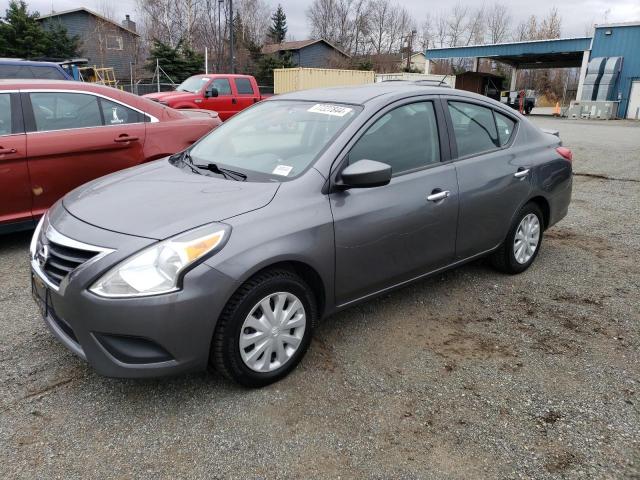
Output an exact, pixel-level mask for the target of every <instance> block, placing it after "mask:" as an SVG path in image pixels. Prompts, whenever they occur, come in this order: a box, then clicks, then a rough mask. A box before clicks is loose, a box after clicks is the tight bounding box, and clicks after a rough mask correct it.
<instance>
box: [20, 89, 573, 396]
mask: <svg viewBox="0 0 640 480" xmlns="http://www.w3.org/2000/svg"><path fill="white" fill-rule="evenodd" d="M555 133H556V134H554V133H553V132H544V131H542V130H540V129H538V128H537V127H535V126H534V125H532V124H531V123H530V122H529V121H528V120H527V119H525V118H524V117H523V116H521V115H519V114H518V113H517V112H514V111H513V110H512V109H510V108H508V107H506V106H504V105H502V104H500V103H498V102H494V101H493V100H490V99H487V98H486V97H482V96H479V95H475V94H471V93H467V92H463V91H458V90H452V89H449V88H443V87H432V86H424V85H418V84H413V83H382V84H377V85H367V86H359V87H351V88H334V89H323V90H310V91H302V92H297V93H291V94H287V95H281V96H278V97H274V98H273V99H270V100H267V101H264V102H260V103H258V104H256V105H255V106H253V107H252V108H249V109H247V110H245V111H244V112H242V113H240V114H238V115H237V116H235V117H233V118H232V119H231V120H229V121H228V122H225V123H224V124H223V125H222V126H221V127H219V128H218V129H216V130H215V131H213V132H212V133H211V134H209V135H207V136H205V137H204V138H203V139H201V140H200V141H199V142H198V143H196V144H195V145H193V146H192V147H191V148H189V149H188V150H187V151H184V152H182V153H180V154H177V155H174V156H172V157H170V158H166V159H163V160H158V161H154V162H151V163H148V164H145V165H142V166H138V167H134V168H130V169H128V170H124V171H121V172H118V173H114V174H112V175H108V176H106V177H102V178H100V179H98V180H95V181H93V182H91V183H88V184H86V185H84V186H82V187H80V188H78V189H76V190H74V191H73V192H71V193H69V194H68V195H67V196H66V197H64V198H63V199H62V200H61V201H59V202H58V203H57V204H56V205H54V206H53V207H52V208H51V209H50V210H49V212H48V213H47V214H46V215H45V216H44V217H43V218H42V220H41V221H40V223H39V225H38V227H37V230H36V231H35V233H34V236H33V241H32V245H31V267H32V270H33V275H32V280H33V281H32V287H33V294H34V297H35V299H36V301H37V304H38V305H39V307H40V309H41V311H42V315H43V317H44V320H45V322H46V324H47V325H48V327H49V328H50V329H51V331H52V332H53V334H54V335H55V336H56V337H57V338H58V339H59V340H60V341H61V342H62V343H63V344H64V345H66V346H67V347H68V348H69V349H71V350H72V351H73V352H75V353H76V354H77V355H79V356H80V357H82V358H84V359H86V360H87V361H88V362H89V363H90V364H91V365H92V366H93V367H94V368H95V369H96V370H97V371H98V372H99V373H101V374H104V375H109V376H117V377H146V376H155V375H165V374H173V373H178V372H185V371H191V370H198V369H204V368H206V367H207V366H208V365H210V366H212V367H213V368H215V369H217V370H218V371H220V372H221V373H222V374H224V375H225V376H227V377H229V378H231V379H233V380H235V381H237V382H239V383H241V384H242V385H246V386H252V387H257V386H263V385H266V384H268V383H271V382H274V381H276V380H278V379H280V378H282V377H283V376H285V375H286V374H287V373H289V372H290V371H291V370H292V369H293V368H294V367H295V366H296V364H298V362H299V361H300V359H301V358H302V356H303V355H304V353H305V351H306V350H307V347H308V346H309V343H310V341H311V335H312V333H313V329H314V327H315V326H316V324H317V322H318V321H319V320H320V319H321V318H323V317H326V316H327V315H330V314H332V313H334V312H336V311H338V310H340V309H343V308H345V307H348V306H350V305H353V304H355V303H357V302H360V301H363V300H366V299H368V298H371V297H373V296H375V295H377V294H380V293H382V292H387V291H389V290H390V289H392V288H395V287H398V286H401V285H404V284H406V283H408V282H411V281H413V280H416V279H419V278H423V277H425V276H427V275H430V274H433V273H436V272H441V271H443V270H445V269H447V268H451V267H455V266H457V265H460V264H462V263H465V262H468V261H469V260H472V259H476V258H479V257H483V256H490V257H491V260H492V263H493V264H494V265H495V267H497V268H498V269H499V270H501V271H503V272H506V273H519V272H522V271H524V270H526V269H527V268H528V267H529V266H530V265H531V263H532V262H533V261H534V260H535V258H536V255H537V254H538V252H539V250H540V246H541V242H542V236H543V232H544V230H545V229H546V228H548V227H549V226H551V225H553V224H554V223H556V222H558V221H559V220H560V219H562V218H563V217H564V216H565V215H566V213H567V209H568V205H569V201H570V197H571V183H572V168H571V151H569V150H568V149H566V148H563V147H561V142H560V140H559V138H558V136H557V132H555Z"/></svg>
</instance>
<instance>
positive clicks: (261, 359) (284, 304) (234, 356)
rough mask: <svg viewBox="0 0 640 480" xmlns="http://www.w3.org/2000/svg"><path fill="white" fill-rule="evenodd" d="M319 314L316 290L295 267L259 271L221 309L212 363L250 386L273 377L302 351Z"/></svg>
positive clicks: (284, 370)
mask: <svg viewBox="0 0 640 480" xmlns="http://www.w3.org/2000/svg"><path fill="white" fill-rule="evenodd" d="M316 316H317V308H316V301H315V297H314V295H313V292H311V290H310V288H309V287H308V286H307V284H306V283H305V282H304V281H303V280H302V279H301V278H300V277H298V276H297V275H296V274H295V273H293V272H290V271H289V270H284V269H283V270H272V271H267V272H263V273H260V274H258V275H256V276H254V277H253V278H251V279H250V280H248V281H247V282H246V283H245V284H244V285H242V286H241V287H240V288H239V289H238V291H237V292H236V293H235V294H234V295H233V297H232V298H231V299H230V300H229V302H228V303H227V305H226V306H225V308H224V310H223V312H222V314H221V315H220V318H219V319H218V325H217V327H216V331H215V333H214V337H213V342H212V345H211V357H210V364H211V365H212V366H213V367H214V368H215V369H216V370H217V371H219V372H220V373H222V374H223V375H224V376H225V377H227V378H229V379H230V380H233V381H235V382H237V383H239V384H241V385H244V386H246V387H262V386H265V385H268V384H270V383H273V382H275V381H277V380H279V379H281V378H283V377H284V376H286V375H287V374H288V373H289V372H290V371H291V370H293V369H294V368H295V366H296V365H297V364H298V363H299V362H300V360H301V359H302V357H303V356H304V354H305V352H306V350H307V348H308V347H309V344H310V342H311V335H312V333H313V325H314V324H315V322H316Z"/></svg>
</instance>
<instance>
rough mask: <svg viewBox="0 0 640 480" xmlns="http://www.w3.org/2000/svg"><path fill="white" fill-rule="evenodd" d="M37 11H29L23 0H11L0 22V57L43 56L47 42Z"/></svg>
mask: <svg viewBox="0 0 640 480" xmlns="http://www.w3.org/2000/svg"><path fill="white" fill-rule="evenodd" d="M39 16H40V15H39V14H38V13H37V12H34V13H29V12H28V10H27V4H26V3H25V2H24V1H20V2H18V1H15V0H12V1H11V2H10V3H9V8H7V10H6V13H5V16H4V18H3V19H2V21H1V22H0V57H16V58H33V57H43V56H45V55H46V54H47V53H48V52H47V50H48V47H49V42H48V39H47V34H46V32H45V31H44V30H43V28H42V26H41V25H40V22H38V20H37V19H38V17H39Z"/></svg>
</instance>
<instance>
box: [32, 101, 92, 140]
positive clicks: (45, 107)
mask: <svg viewBox="0 0 640 480" xmlns="http://www.w3.org/2000/svg"><path fill="white" fill-rule="evenodd" d="M29 97H30V98H31V105H32V106H33V116H34V118H35V122H36V130H37V131H50V130H64V129H69V128H85V127H97V126H102V116H101V115H100V107H99V106H98V99H97V98H96V97H94V96H93V95H85V94H81V93H55V92H42V93H30V94H29Z"/></svg>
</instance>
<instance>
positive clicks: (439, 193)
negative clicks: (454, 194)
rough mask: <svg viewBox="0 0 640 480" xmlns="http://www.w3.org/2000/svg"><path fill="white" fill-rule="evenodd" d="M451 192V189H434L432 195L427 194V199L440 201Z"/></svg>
mask: <svg viewBox="0 0 640 480" xmlns="http://www.w3.org/2000/svg"><path fill="white" fill-rule="evenodd" d="M450 193H451V192H450V191H449V190H438V189H436V190H434V191H433V192H431V195H428V196H427V200H429V201H430V202H439V201H440V200H444V199H445V198H447V197H448V196H449V194H450Z"/></svg>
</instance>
